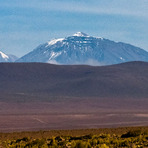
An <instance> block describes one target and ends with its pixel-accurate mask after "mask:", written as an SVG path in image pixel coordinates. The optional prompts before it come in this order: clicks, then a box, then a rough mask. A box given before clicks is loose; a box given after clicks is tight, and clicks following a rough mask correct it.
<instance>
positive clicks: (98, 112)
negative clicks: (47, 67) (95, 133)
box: [0, 98, 148, 132]
mask: <svg viewBox="0 0 148 148" xmlns="http://www.w3.org/2000/svg"><path fill="white" fill-rule="evenodd" d="M147 106H148V101H147V99H140V100H139V99H122V100H121V99H111V100H110V99H98V98H91V99H90V98H83V99H82V98H81V99H80V98H71V99H65V100H63V99H60V100H58V99H57V100H54V101H53V100H52V101H42V102H41V101H38V102H18V103H17V102H15V103H12V102H4V101H3V102H0V132H13V131H30V130H31V131H34V130H49V129H84V128H106V127H124V126H147V125H148V109H147Z"/></svg>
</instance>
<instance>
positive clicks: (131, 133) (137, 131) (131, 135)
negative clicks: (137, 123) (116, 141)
mask: <svg viewBox="0 0 148 148" xmlns="http://www.w3.org/2000/svg"><path fill="white" fill-rule="evenodd" d="M140 135H141V131H140V130H135V131H129V132H127V133H126V134H123V135H122V136H121V138H129V137H137V136H140Z"/></svg>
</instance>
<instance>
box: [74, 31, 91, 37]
mask: <svg viewBox="0 0 148 148" xmlns="http://www.w3.org/2000/svg"><path fill="white" fill-rule="evenodd" d="M73 36H77V37H89V36H88V35H87V34H86V33H83V32H77V33H75V34H74V35H73Z"/></svg>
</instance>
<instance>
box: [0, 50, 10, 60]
mask: <svg viewBox="0 0 148 148" xmlns="http://www.w3.org/2000/svg"><path fill="white" fill-rule="evenodd" d="M0 56H1V57H2V58H3V59H9V57H8V56H7V55H6V54H4V53H3V52H1V51H0Z"/></svg>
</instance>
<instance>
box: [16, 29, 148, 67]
mask: <svg viewBox="0 0 148 148" xmlns="http://www.w3.org/2000/svg"><path fill="white" fill-rule="evenodd" d="M129 61H148V52H147V51H145V50H143V49H141V48H138V47H135V46H133V45H130V44H126V43H122V42H114V41H111V40H108V39H105V38H102V37H93V36H89V35H87V34H85V33H82V32H77V33H76V34H74V35H72V36H69V37H66V38H60V39H54V40H51V41H49V42H47V43H44V44H42V45H40V46H38V47H37V48H35V49H34V50H33V51H31V52H30V53H28V54H26V55H24V56H23V57H21V58H20V59H18V60H17V61H16V62H43V63H52V64H63V65H74V64H78V65H81V64H85V65H112V64H118V63H123V62H129Z"/></svg>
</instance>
